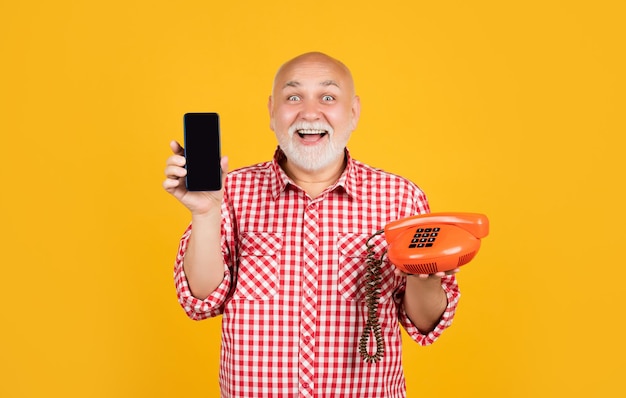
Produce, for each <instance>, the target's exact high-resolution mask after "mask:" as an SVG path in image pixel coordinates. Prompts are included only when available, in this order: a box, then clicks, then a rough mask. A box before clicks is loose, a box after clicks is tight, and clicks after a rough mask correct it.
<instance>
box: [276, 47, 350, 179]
mask: <svg viewBox="0 0 626 398" xmlns="http://www.w3.org/2000/svg"><path fill="white" fill-rule="evenodd" d="M268 107H269V112H270V126H271V128H272V130H273V131H274V133H275V134H276V138H277V140H278V144H279V146H280V148H281V149H282V150H283V152H284V153H285V155H286V157H287V164H288V167H296V168H297V169H299V170H301V171H304V172H307V173H316V172H321V171H322V172H323V171H325V170H328V169H332V168H333V167H336V166H337V164H339V163H342V162H343V159H344V148H345V147H346V144H347V143H348V139H349V138H350V134H351V133H352V131H353V130H354V129H355V128H356V125H357V122H358V119H359V113H360V103H359V98H358V97H357V96H356V95H355V94H354V84H353V82H352V76H351V74H350V71H349V70H348V69H347V68H346V67H345V66H344V65H343V64H342V63H340V62H339V61H337V60H335V59H333V58H330V57H328V56H326V55H324V54H320V53H309V54H304V55H301V56H299V57H297V58H295V59H293V60H291V61H289V62H287V63H286V64H285V65H283V66H282V67H281V68H280V69H279V71H278V73H277V74H276V78H275V80H274V87H273V90H272V96H271V97H270V101H269V104H268Z"/></svg>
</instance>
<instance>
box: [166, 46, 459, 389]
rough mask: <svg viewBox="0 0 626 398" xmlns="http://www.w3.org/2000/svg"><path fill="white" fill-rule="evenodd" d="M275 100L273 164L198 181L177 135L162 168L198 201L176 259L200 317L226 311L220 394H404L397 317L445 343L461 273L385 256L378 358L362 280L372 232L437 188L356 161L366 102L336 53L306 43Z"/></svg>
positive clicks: (179, 191)
mask: <svg viewBox="0 0 626 398" xmlns="http://www.w3.org/2000/svg"><path fill="white" fill-rule="evenodd" d="M268 108H269V114H270V126H271V129H272V130H273V131H274V132H275V134H276V138H277V140H278V144H279V148H278V149H277V151H276V154H275V156H274V160H273V161H271V162H266V163H263V164H260V165H256V166H251V167H246V168H243V169H239V170H236V171H233V172H231V173H230V174H228V176H226V177H225V181H224V187H225V188H224V189H223V190H222V191H219V192H189V191H187V190H186V189H185V184H184V176H185V173H186V171H185V168H184V164H185V159H184V157H183V149H182V148H181V147H180V145H179V144H178V143H176V142H172V144H171V147H172V151H173V152H174V155H173V156H171V157H170V158H169V159H168V161H167V166H166V170H165V174H166V179H165V181H164V183H163V186H164V188H165V190H166V191H167V192H169V193H171V194H172V195H173V196H174V197H176V198H177V199H178V200H179V201H180V202H181V203H182V204H183V205H185V206H186V207H187V208H188V209H189V210H190V212H191V224H190V226H189V228H188V229H187V231H186V232H185V234H184V235H183V237H182V239H181V242H180V247H179V252H178V256H177V259H176V264H175V282H176V288H177V292H178V298H179V301H180V303H181V305H182V306H183V308H184V309H185V311H186V313H187V314H188V316H189V317H191V318H192V319H196V320H200V319H205V318H208V317H213V316H217V315H220V314H221V315H223V318H222V351H221V367H220V386H221V394H222V396H223V397H246V398H250V397H292V396H302V397H314V396H315V397H331V396H332V397H342V396H350V397H353V396H354V397H359V398H366V397H403V396H405V394H406V392H405V381H404V375H403V371H402V366H401V334H400V329H399V324H402V325H403V327H404V328H405V330H406V331H407V332H408V334H409V335H410V336H411V337H412V338H413V339H414V340H416V341H417V342H418V343H419V344H422V345H426V344H430V343H432V342H433V341H435V340H436V339H437V338H438V337H439V335H440V334H441V332H442V331H443V330H444V329H445V328H447V327H448V326H449V325H450V323H451V322H452V318H453V316H454V312H455V309H456V305H457V302H458V298H459V291H458V287H457V283H456V279H455V277H454V275H453V274H454V272H456V270H454V271H453V272H450V273H449V274H444V273H438V274H435V275H410V276H407V275H404V274H402V273H400V272H398V271H396V270H395V267H394V266H393V265H392V264H389V263H388V262H387V261H383V262H382V263H380V264H379V265H380V271H379V272H380V276H381V281H380V286H378V288H379V292H380V298H379V300H377V303H374V305H376V304H377V308H376V312H377V319H375V321H376V322H377V323H378V326H379V328H380V338H381V339H382V345H378V347H377V344H376V341H375V340H376V339H375V338H374V336H373V332H372V333H370V335H366V336H365V337H366V341H365V342H364V343H363V344H362V346H363V347H362V348H365V349H366V351H367V353H369V354H370V355H372V356H371V357H369V358H368V357H367V356H364V357H363V352H361V355H360V351H359V339H360V336H361V334H362V333H363V330H364V329H365V328H366V325H367V322H368V315H369V316H370V317H372V314H371V313H369V314H368V304H367V298H368V297H366V295H367V294H366V291H367V289H366V288H365V282H364V280H365V278H366V270H367V268H368V266H371V263H368V255H370V256H369V258H370V260H371V258H372V256H373V255H376V258H377V259H380V255H381V254H382V253H383V252H384V249H385V240H384V237H382V236H381V235H377V236H374V237H373V238H372V239H371V240H370V237H372V236H373V235H374V234H375V232H376V231H378V230H380V229H382V228H383V227H384V226H385V225H386V224H387V223H389V222H391V221H394V220H397V219H399V218H403V217H408V216H411V215H415V214H419V213H425V212H428V211H429V207H428V203H427V200H426V197H425V196H424V194H423V192H422V191H421V190H420V189H419V188H418V187H417V186H415V185H414V184H413V183H411V182H410V181H408V180H406V179H403V178H401V177H399V176H395V175H392V174H389V173H385V172H383V171H381V170H378V169H374V168H372V167H369V166H367V165H364V164H362V163H360V162H358V161H356V160H354V159H352V158H351V156H350V154H349V152H348V150H347V149H346V144H347V142H348V139H349V138H350V135H351V133H352V131H353V130H354V129H355V128H356V126H357V123H358V120H359V115H360V100H359V97H358V96H356V95H355V90H354V83H353V80H352V76H351V73H350V71H349V70H348V68H347V67H346V66H345V65H343V64H342V63H341V62H339V61H338V60H335V59H333V58H331V57H329V56H327V55H325V54H321V53H307V54H303V55H300V56H298V57H296V58H294V59H292V60H290V61H289V62H287V63H285V64H284V65H283V66H282V67H281V68H280V69H279V70H278V72H277V74H276V76H275V80H274V85H273V90H272V95H271V96H270V98H269V104H268ZM222 168H223V171H224V175H226V171H227V160H226V158H224V159H222ZM368 241H369V242H370V243H371V244H372V247H373V249H372V252H371V253H370V252H369V251H368V250H367V244H368ZM368 294H369V293H368ZM375 315H376V314H375ZM375 318H376V317H375ZM377 349H378V350H381V352H379V353H378V354H382V355H376V351H377ZM383 349H384V353H383V352H382V350H383ZM373 357H375V358H373ZM363 358H365V359H366V360H364V359H363Z"/></svg>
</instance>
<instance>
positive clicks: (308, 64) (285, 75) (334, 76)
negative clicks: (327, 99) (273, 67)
mask: <svg viewBox="0 0 626 398" xmlns="http://www.w3.org/2000/svg"><path fill="white" fill-rule="evenodd" d="M311 85H313V86H321V87H329V86H334V87H337V88H339V89H345V90H352V78H351V76H350V72H349V71H348V70H347V69H346V68H345V67H344V66H343V65H341V64H339V63H337V62H335V61H333V60H329V59H324V58H317V59H304V60H294V61H292V62H290V63H287V64H285V65H283V67H281V69H280V70H279V71H278V73H277V74H276V78H275V79H274V90H282V89H285V88H288V87H303V86H311Z"/></svg>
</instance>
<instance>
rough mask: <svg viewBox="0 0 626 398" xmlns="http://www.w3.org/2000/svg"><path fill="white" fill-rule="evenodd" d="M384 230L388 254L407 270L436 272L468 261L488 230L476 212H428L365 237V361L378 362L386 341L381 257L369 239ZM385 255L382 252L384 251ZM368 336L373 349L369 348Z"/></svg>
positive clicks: (361, 345)
mask: <svg viewBox="0 0 626 398" xmlns="http://www.w3.org/2000/svg"><path fill="white" fill-rule="evenodd" d="M382 233H384V234H385V240H386V241H387V243H388V247H387V252H386V255H387V258H389V261H391V263H392V264H394V265H395V266H396V268H398V269H399V270H401V271H403V272H405V273H407V274H435V273H437V272H445V271H450V270H453V269H455V268H458V267H460V266H462V265H465V264H467V263H468V262H470V261H471V260H472V259H473V258H474V256H475V255H476V253H477V252H478V249H479V248H480V239H481V238H484V237H485V236H487V234H488V233H489V220H488V219H487V216H485V215H483V214H478V213H429V214H420V215H417V216H412V217H407V218H402V219H400V220H397V221H393V222H391V223H389V224H387V225H386V226H385V228H384V229H381V230H380V231H377V232H376V233H375V234H374V235H372V236H371V237H370V239H369V240H368V246H367V251H368V257H367V267H368V269H367V274H366V277H367V280H366V283H365V286H366V297H367V299H366V303H367V323H366V325H365V329H364V330H363V334H361V339H360V341H359V353H360V354H361V357H362V358H363V360H364V361H365V362H378V361H380V360H381V359H382V357H383V355H384V353H385V342H384V339H383V336H382V332H381V327H380V322H379V321H378V300H379V296H380V282H381V275H380V267H381V266H382V262H383V259H382V257H381V258H379V259H377V258H375V257H374V252H373V247H372V245H370V243H369V241H370V240H371V239H372V238H373V237H375V236H376V235H380V234H382ZM383 256H384V255H383ZM371 336H374V339H375V340H376V350H375V352H374V353H373V354H372V353H370V352H369V351H368V341H369V339H370V337H371Z"/></svg>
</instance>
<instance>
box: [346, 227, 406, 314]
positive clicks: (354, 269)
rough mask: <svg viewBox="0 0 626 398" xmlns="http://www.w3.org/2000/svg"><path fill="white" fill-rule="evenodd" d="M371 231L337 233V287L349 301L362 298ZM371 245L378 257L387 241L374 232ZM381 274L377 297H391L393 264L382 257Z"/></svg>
mask: <svg viewBox="0 0 626 398" xmlns="http://www.w3.org/2000/svg"><path fill="white" fill-rule="evenodd" d="M370 236H371V235H366V234H355V233H349V234H342V235H340V236H339V240H338V242H337V243H338V248H339V270H338V278H337V279H338V289H339V293H340V294H341V296H342V297H343V298H344V299H346V300H348V301H365V283H366V281H365V279H366V277H367V268H368V266H369V265H368V262H367V258H368V250H367V241H368V239H369V238H370ZM370 244H372V245H373V249H374V250H373V253H374V258H375V259H376V260H380V256H381V255H382V254H383V253H384V252H385V251H386V250H387V242H386V241H385V238H384V236H382V235H377V236H375V237H374V238H372V240H371V241H370ZM380 272H381V274H382V280H381V289H380V292H381V294H380V301H381V302H382V301H386V300H388V299H391V298H392V294H393V290H394V289H395V285H396V276H395V274H394V266H393V265H391V264H390V263H389V262H388V261H387V260H386V258H385V261H383V262H382V264H380Z"/></svg>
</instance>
